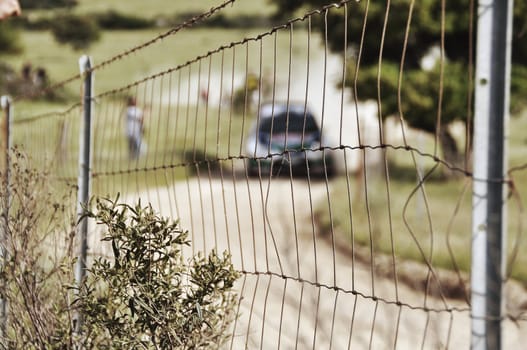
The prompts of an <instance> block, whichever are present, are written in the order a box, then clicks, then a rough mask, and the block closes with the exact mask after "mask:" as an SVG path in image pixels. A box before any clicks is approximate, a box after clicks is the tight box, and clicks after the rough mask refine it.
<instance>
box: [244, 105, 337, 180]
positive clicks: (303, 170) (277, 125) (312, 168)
mask: <svg viewBox="0 0 527 350" xmlns="http://www.w3.org/2000/svg"><path fill="white" fill-rule="evenodd" d="M322 139H323V137H322V132H321V130H320V127H319V126H318V123H317V121H316V119H315V117H314V116H313V114H312V113H311V111H309V110H308V109H306V107H305V106H304V105H303V104H289V105H288V104H285V103H284V104H277V103H275V104H274V105H273V104H264V105H262V106H261V108H260V114H259V118H258V119H257V120H256V122H255V123H254V125H253V127H252V129H251V132H250V133H249V135H248V136H247V142H246V151H247V153H248V155H249V161H248V173H249V175H251V176H257V175H259V174H263V175H265V174H273V175H289V171H290V169H291V173H292V174H293V175H308V174H309V175H310V176H318V177H325V176H328V177H331V176H333V175H334V173H335V166H334V161H333V157H332V155H331V152H330V150H324V148H323V145H322V144H321V142H322Z"/></svg>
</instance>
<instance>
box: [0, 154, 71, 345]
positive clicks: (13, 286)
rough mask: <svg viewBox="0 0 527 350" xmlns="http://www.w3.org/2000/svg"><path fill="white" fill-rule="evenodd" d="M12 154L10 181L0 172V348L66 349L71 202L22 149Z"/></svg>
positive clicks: (69, 315) (68, 313)
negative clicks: (1, 307)
mask: <svg viewBox="0 0 527 350" xmlns="http://www.w3.org/2000/svg"><path fill="white" fill-rule="evenodd" d="M12 154H13V157H12V158H11V167H10V181H9V183H7V182H6V176H5V175H6V174H5V172H2V173H1V174H0V176H1V177H2V186H0V200H1V202H0V210H1V213H2V218H1V221H0V225H1V227H0V232H2V234H3V235H4V236H3V237H2V238H3V239H2V241H1V243H2V244H1V248H2V251H3V253H4V255H2V256H1V258H0V259H1V261H0V291H1V293H2V294H1V295H2V297H3V299H4V301H5V302H6V303H7V305H8V313H7V315H8V318H7V322H6V321H5V320H0V322H2V326H5V332H4V333H0V348H2V349H14V350H17V349H21V350H22V349H24V350H25V349H58V348H64V349H69V348H71V347H67V346H68V344H70V345H71V344H72V342H73V332H72V328H71V321H72V320H71V313H70V312H69V311H70V304H71V299H70V296H71V295H70V294H71V293H70V292H69V290H68V289H67V288H65V287H63V288H61V286H66V285H68V284H70V283H71V281H72V280H73V277H72V276H73V272H72V270H73V269H72V267H73V261H74V259H73V248H72V247H73V239H74V227H75V222H74V221H73V220H68V218H72V216H71V213H70V212H69V211H68V208H71V207H74V205H73V203H74V202H73V201H72V199H71V197H70V196H69V192H67V193H66V194H65V195H64V196H58V195H57V190H56V189H54V188H52V186H51V185H50V182H49V181H48V178H47V176H46V173H45V172H43V171H42V170H37V169H33V168H31V167H30V166H29V164H30V160H29V159H27V157H25V156H24V155H23V154H22V153H20V152H18V151H17V150H14V151H13V153H12ZM8 199H9V201H8Z"/></svg>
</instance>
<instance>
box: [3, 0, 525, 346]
mask: <svg viewBox="0 0 527 350" xmlns="http://www.w3.org/2000/svg"><path fill="white" fill-rule="evenodd" d="M231 3H235V1H227V2H225V3H222V4H220V5H218V6H217V7H215V8H213V9H211V10H210V11H208V12H205V13H203V14H202V15H200V16H197V17H195V18H193V19H191V20H189V21H188V22H185V23H184V24H183V25H181V26H179V27H177V28H174V29H172V30H170V31H168V32H166V33H163V34H161V35H159V36H157V37H154V38H153V39H152V40H150V41H148V42H146V43H144V44H140V45H138V46H137V47H134V48H133V49H131V50H129V51H126V52H124V53H122V54H119V55H116V56H113V57H111V58H110V59H108V60H105V61H103V62H101V63H100V64H95V65H94V67H93V68H92V69H91V73H92V74H93V75H94V76H95V81H97V79H98V77H99V76H103V75H104V74H105V70H104V69H105V68H108V66H117V67H118V66H119V65H120V64H121V62H122V61H123V60H126V59H129V58H130V57H129V56H133V54H135V53H136V52H138V51H148V50H149V48H150V46H151V45H154V44H156V43H158V42H160V41H161V39H163V40H167V38H169V37H170V38H171V42H172V41H173V42H174V43H177V34H179V33H180V32H181V31H184V30H186V29H188V28H189V27H192V26H199V24H200V22H201V21H203V20H206V19H207V18H209V17H211V16H214V15H215V14H216V13H217V12H221V11H222V10H223V9H224V8H225V7H226V6H227V5H233V6H236V4H231ZM356 6H358V5H356V4H355V2H350V1H342V2H340V3H339V4H330V5H328V6H326V7H323V8H320V9H316V10H314V11H310V12H306V13H305V14H303V15H302V16H301V17H298V18H295V19H292V20H290V21H287V22H285V23H284V24H283V25H281V26H277V27H274V28H271V29H269V30H267V31H263V32H261V33H258V34H257V35H254V36H249V37H245V38H243V39H240V40H238V41H233V42H230V43H228V44H226V45H219V46H218V47H217V48H216V49H215V50H211V51H209V52H206V53H203V55H200V56H198V57H196V58H194V59H192V60H189V61H187V62H185V63H181V64H178V65H174V66H173V67H170V68H169V69H166V70H164V71H161V72H158V73H155V74H153V75H150V76H146V77H144V78H141V79H139V80H135V81H132V82H131V83H123V84H122V85H118V86H117V87H116V88H114V89H111V90H108V91H104V92H102V93H96V92H94V93H93V95H92V96H93V98H92V103H93V109H94V112H93V118H92V125H91V128H92V134H93V136H92V140H91V150H92V154H91V179H90V181H91V191H92V195H94V196H101V197H108V198H115V197H116V195H117V194H118V193H119V194H120V196H121V200H122V201H124V202H127V203H130V204H133V203H136V202H137V201H138V200H139V199H140V200H141V201H142V202H144V203H150V204H151V205H152V206H153V207H154V208H155V210H156V211H158V212H160V213H161V214H162V215H164V216H167V217H170V218H173V219H174V220H179V222H180V224H181V226H182V227H184V228H185V229H188V230H189V233H190V238H191V242H192V244H191V246H190V247H189V248H188V252H187V253H188V254H189V256H190V254H195V253H196V252H198V251H201V252H205V253H206V252H209V251H211V250H216V251H220V252H222V251H227V252H229V253H230V254H231V256H232V261H233V263H234V265H235V267H236V269H237V270H238V271H239V272H241V273H242V277H241V278H240V279H239V281H238V284H237V286H236V290H237V293H238V297H239V306H238V310H237V319H236V321H235V324H234V326H233V329H232V334H231V339H230V341H229V342H228V344H226V345H225V347H226V348H231V349H240V348H248V349H253V348H260V349H275V348H285V349H289V348H291V349H292V348H295V349H304V348H313V349H330V348H334V349H346V348H348V349H349V348H374V349H377V348H415V347H420V348H460V347H464V348H466V347H468V346H469V344H470V337H471V334H470V332H471V331H470V321H471V307H470V287H469V279H468V276H469V273H470V268H471V267H470V248H469V247H470V243H471V235H470V232H471V228H470V217H471V210H472V208H471V202H470V200H471V197H470V187H471V185H472V181H473V178H472V174H471V169H470V165H469V160H470V139H469V137H468V136H469V135H470V129H471V125H470V123H471V121H470V113H471V106H470V104H471V103H472V102H471V99H470V98H469V97H467V99H466V110H467V114H468V116H466V117H467V118H464V120H465V122H461V123H457V124H456V123H446V122H444V124H443V121H442V119H441V116H442V109H441V106H442V105H443V104H444V105H448V103H449V100H448V99H449V98H451V96H444V95H443V90H442V88H441V84H442V83H443V82H444V81H446V80H448V77H447V76H445V75H444V72H441V75H440V76H439V85H438V89H437V90H436V92H435V93H434V95H433V96H429V97H430V99H431V100H432V101H434V103H436V105H433V106H432V107H430V112H429V113H430V114H433V115H436V118H435V119H434V121H433V122H432V123H433V124H434V125H435V126H436V127H435V131H436V132H435V133H428V132H425V131H420V130H417V129H413V128H410V127H409V126H408V123H407V121H406V120H405V119H404V113H402V110H401V113H400V114H399V115H396V116H392V117H388V116H385V115H384V114H383V111H382V108H381V106H382V102H383V99H395V101H396V102H395V103H396V104H397V103H398V104H399V108H400V109H401V108H402V107H401V106H402V104H403V103H402V100H403V99H405V98H411V97H408V96H407V95H404V94H403V93H402V91H405V81H404V79H400V80H399V86H397V87H395V90H394V91H395V96H392V95H388V94H384V91H385V90H382V89H381V76H382V74H384V73H383V72H382V70H381V67H384V66H382V48H383V45H385V42H384V40H385V38H386V37H388V38H389V40H395V39H394V38H393V37H391V36H390V35H389V31H390V28H391V27H390V26H389V25H387V23H389V22H388V21H386V22H385V23H384V26H383V27H382V28H374V29H370V28H371V27H367V26H366V23H367V16H368V13H369V12H368V10H366V12H365V13H364V14H360V13H359V12H358V11H357V10H356ZM409 8H410V10H409V17H408V18H409V19H408V23H407V26H408V28H407V30H406V32H405V36H404V37H402V38H397V39H398V40H399V42H395V43H394V42H390V43H389V44H390V45H391V46H390V47H393V46H394V45H395V46H398V47H399V48H400V49H401V50H402V52H403V54H402V59H401V62H403V63H404V62H405V58H404V56H405V54H410V53H407V52H405V49H406V47H407V44H408V40H411V38H410V37H411V34H412V32H411V21H410V18H411V16H412V12H411V6H410V7H409ZM335 16H341V17H342V18H345V21H344V22H342V23H341V25H342V28H340V31H338V32H340V33H341V34H342V36H343V38H342V42H341V44H340V46H339V47H337V48H335V47H331V50H330V47H329V46H330V45H333V46H334V45H335V44H330V41H329V40H328V33H329V32H328V27H331V26H335V25H338V24H337V23H339V22H337V21H335V20H334V19H335ZM385 16H386V18H389V16H390V13H389V11H388V10H386V12H385ZM349 21H355V22H358V23H359V24H360V25H359V28H361V27H362V29H361V31H359V32H354V31H352V30H350V29H349V28H350V25H349ZM372 26H373V25H372ZM320 28H322V31H320ZM380 29H382V30H381V33H382V35H381V36H380V37H379V38H378V40H379V47H380V52H381V54H379V53H378V52H377V53H376V54H375V57H373V58H376V59H378V60H379V64H378V69H379V72H378V77H379V78H378V81H377V84H376V86H372V89H376V90H377V95H378V99H377V100H376V101H375V100H373V101H371V100H370V101H362V100H361V95H362V91H361V90H360V89H359V88H358V86H359V84H358V81H359V80H360V79H361V76H362V74H363V73H362V72H363V71H362V70H361V66H360V62H361V60H365V59H370V60H371V59H372V57H366V58H365V56H367V55H368V54H369V53H368V52H365V50H364V47H365V45H364V40H367V38H368V33H370V31H374V30H380ZM351 36H355V37H354V38H353V40H351V39H350V37H351ZM435 40H437V41H438V42H441V33H439V36H438V37H437V38H435ZM350 41H352V42H355V43H356V45H350V44H349V42H350ZM331 43H333V41H331ZM168 45H169V46H170V45H171V44H170V43H169V44H168ZM445 60H446V59H445V58H444V57H443V56H440V57H439V58H438V62H439V64H440V65H441V62H445ZM469 63H470V64H471V62H469ZM400 68H401V69H400V73H399V74H403V73H402V72H403V71H404V68H403V64H401V67H400ZM465 73H466V74H467V75H466V77H465V79H471V76H470V74H472V73H471V72H470V71H469V72H465ZM82 81H83V76H82V75H79V76H75V77H73V78H70V79H68V80H65V81H64V83H60V84H57V85H55V86H52V87H50V88H48V91H49V90H53V89H56V88H59V87H62V86H63V85H64V84H72V83H78V84H81V83H82ZM383 87H384V86H383ZM468 89H470V87H469V88H468ZM470 95H471V93H470V91H469V93H467V96H470ZM34 97H35V96H18V97H17V98H15V104H16V103H18V102H19V101H24V100H31V99H32V98H34ZM438 101H439V102H438ZM441 101H443V104H442V102H441ZM82 108H83V106H82V103H74V104H71V105H69V106H65V107H64V108H62V109H60V111H58V112H49V113H46V114H39V115H37V116H26V115H20V114H16V118H15V120H14V122H13V126H12V138H13V140H14V141H13V142H14V143H15V144H17V145H18V146H19V147H20V148H21V149H23V150H24V151H25V152H27V153H28V154H29V155H30V157H31V159H32V160H33V161H34V164H35V165H36V166H42V167H44V166H45V167H50V168H51V169H52V174H53V179H54V180H59V181H61V182H62V183H65V184H70V185H71V184H75V183H76V182H77V176H78V168H79V159H78V154H79V138H78V135H79V132H80V129H81V126H80V117H79V116H80V115H81V113H82ZM461 119H463V118H461ZM442 130H449V132H450V133H449V135H454V137H455V139H453V141H454V142H458V143H459V144H462V147H461V148H464V149H465V154H463V155H462V157H461V158H462V161H459V162H456V163H455V164H454V163H452V162H451V159H446V157H445V156H444V153H441V146H442V145H444V144H442V143H441V140H440V138H441V137H442V134H441V131H442ZM467 130H468V131H467ZM515 169H517V170H516V171H517V172H522V171H524V169H525V166H522V165H520V166H518V167H516V168H515ZM511 183H512V182H511ZM511 191H512V192H511V194H513V196H512V197H513V198H515V196H520V192H519V191H514V189H513V188H512V187H511ZM513 203H514V204H516V203H517V205H516V206H515V208H518V210H517V215H518V216H517V217H519V218H520V219H519V222H520V224H518V225H517V226H515V228H517V230H518V232H519V235H518V237H520V235H521V233H522V232H521V222H522V221H523V219H522V217H521V212H522V210H521V198H520V199H518V200H517V201H516V202H513ZM88 246H89V254H90V256H98V255H106V254H109V251H108V249H110V248H109V247H107V246H105V243H102V242H101V241H100V232H98V229H97V228H96V227H93V226H92V227H90V231H89V243H88ZM513 265H514V264H511V269H510V270H511V271H512V266H513ZM511 300H512V301H511V305H513V306H511V307H510V308H509V318H507V319H505V320H503V324H504V327H506V329H507V330H508V333H507V337H506V343H507V344H510V346H512V347H514V346H518V347H519V346H521V335H520V332H521V330H522V329H523V328H524V327H525V322H524V317H523V316H522V315H523V311H522V309H521V307H520V306H519V304H518V303H521V301H522V300H524V297H523V296H522V295H520V296H516V297H515V299H511ZM513 320H514V321H517V322H518V324H519V326H518V328H514V326H511V325H512V323H513Z"/></svg>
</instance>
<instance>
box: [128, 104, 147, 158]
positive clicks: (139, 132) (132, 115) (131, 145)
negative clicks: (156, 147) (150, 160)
mask: <svg viewBox="0 0 527 350" xmlns="http://www.w3.org/2000/svg"><path fill="white" fill-rule="evenodd" d="M143 133H144V113H143V110H142V109H141V108H140V107H138V106H137V101H136V99H135V97H129V98H128V105H127V107H126V137H127V138H128V151H129V154H130V158H133V159H136V158H138V157H139V155H140V154H141V148H143V147H144V144H143Z"/></svg>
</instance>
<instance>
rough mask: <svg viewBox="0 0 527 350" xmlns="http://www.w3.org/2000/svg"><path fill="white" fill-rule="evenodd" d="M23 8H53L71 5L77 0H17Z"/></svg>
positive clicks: (75, 3)
mask: <svg viewBox="0 0 527 350" xmlns="http://www.w3.org/2000/svg"><path fill="white" fill-rule="evenodd" d="M19 1H20V6H21V7H22V8H23V9H24V10H29V9H53V8H61V7H73V6H75V5H77V0H19Z"/></svg>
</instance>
